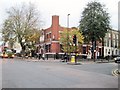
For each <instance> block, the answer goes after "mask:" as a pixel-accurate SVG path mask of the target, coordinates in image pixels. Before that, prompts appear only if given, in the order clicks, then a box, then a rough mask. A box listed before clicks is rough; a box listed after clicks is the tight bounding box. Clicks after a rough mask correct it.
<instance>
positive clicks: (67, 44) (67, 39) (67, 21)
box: [67, 14, 70, 60]
mask: <svg viewBox="0 0 120 90" xmlns="http://www.w3.org/2000/svg"><path fill="white" fill-rule="evenodd" d="M69 16H70V14H68V15H67V60H68V47H69V46H68V41H69V35H68V34H69V33H68V30H69Z"/></svg>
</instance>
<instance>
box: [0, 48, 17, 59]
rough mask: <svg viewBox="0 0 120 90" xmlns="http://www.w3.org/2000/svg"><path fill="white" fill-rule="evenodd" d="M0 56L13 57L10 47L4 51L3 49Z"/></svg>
mask: <svg viewBox="0 0 120 90" xmlns="http://www.w3.org/2000/svg"><path fill="white" fill-rule="evenodd" d="M0 56H1V57H2V58H14V57H15V54H14V53H13V51H12V50H11V49H7V50H6V51H3V52H2V53H1V55H0Z"/></svg>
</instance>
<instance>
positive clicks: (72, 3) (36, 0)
mask: <svg viewBox="0 0 120 90" xmlns="http://www.w3.org/2000/svg"><path fill="white" fill-rule="evenodd" d="M90 1H93V0H0V25H1V24H2V23H3V20H4V19H5V18H6V17H7V14H6V10H7V9H9V8H10V7H12V6H19V5H21V3H24V2H25V3H27V4H28V3H29V2H31V3H33V4H35V6H36V8H37V9H38V10H39V11H40V13H41V16H42V20H43V21H44V26H43V28H48V27H50V26H51V19H52V15H59V17H60V25H61V26H65V27H66V26H67V14H70V16H69V26H70V27H77V26H78V25H79V21H80V18H81V15H82V14H81V13H82V11H83V10H84V8H85V7H86V5H87V3H88V2H90ZM96 1H99V2H101V4H105V5H106V8H107V12H108V13H109V15H110V17H111V19H110V21H111V27H112V28H113V29H117V28H118V1H119V0H96Z"/></svg>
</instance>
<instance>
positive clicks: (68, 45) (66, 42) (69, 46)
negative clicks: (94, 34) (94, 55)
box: [60, 27, 84, 53]
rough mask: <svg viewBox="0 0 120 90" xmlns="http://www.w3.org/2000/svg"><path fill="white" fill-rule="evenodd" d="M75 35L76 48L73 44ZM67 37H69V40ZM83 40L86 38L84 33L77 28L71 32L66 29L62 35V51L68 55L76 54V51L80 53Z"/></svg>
mask: <svg viewBox="0 0 120 90" xmlns="http://www.w3.org/2000/svg"><path fill="white" fill-rule="evenodd" d="M74 35H76V38H77V45H76V46H75V45H74V42H73V36H74ZM67 36H69V37H68V38H67ZM83 39H84V37H83V35H82V33H80V32H79V30H78V29H77V28H75V27H73V28H72V29H69V32H68V31H67V29H64V30H63V31H62V32H61V35H60V43H61V44H62V50H63V51H64V52H68V53H71V52H76V50H77V51H79V49H80V48H79V47H78V46H79V45H80V44H82V43H83ZM67 50H68V51H67Z"/></svg>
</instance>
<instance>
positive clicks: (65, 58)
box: [63, 53, 68, 62]
mask: <svg viewBox="0 0 120 90" xmlns="http://www.w3.org/2000/svg"><path fill="white" fill-rule="evenodd" d="M63 57H64V61H65V62H67V59H68V58H67V54H66V53H65V54H64V55H63Z"/></svg>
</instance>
